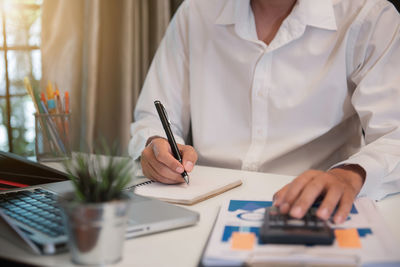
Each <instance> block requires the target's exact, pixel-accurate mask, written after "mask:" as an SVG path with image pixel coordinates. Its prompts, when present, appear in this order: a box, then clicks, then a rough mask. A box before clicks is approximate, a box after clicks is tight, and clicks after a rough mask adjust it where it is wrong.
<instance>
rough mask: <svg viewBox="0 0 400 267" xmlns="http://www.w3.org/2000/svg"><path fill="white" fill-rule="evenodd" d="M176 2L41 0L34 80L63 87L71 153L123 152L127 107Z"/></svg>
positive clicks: (127, 136)
mask: <svg viewBox="0 0 400 267" xmlns="http://www.w3.org/2000/svg"><path fill="white" fill-rule="evenodd" d="M180 2H181V1H180V0H112V1H110V0H44V1H43V8H42V12H43V13H42V45H41V49H42V83H41V88H45V86H46V84H47V81H51V82H53V83H57V86H58V87H59V88H60V92H61V93H63V92H65V91H68V92H69V95H70V106H71V113H72V123H71V138H72V143H73V145H72V146H73V150H74V151H88V150H89V152H91V151H92V149H93V147H94V146H95V144H96V143H97V142H98V140H99V139H105V140H106V141H107V142H108V143H109V144H115V143H117V144H118V146H119V147H120V148H121V150H120V151H121V152H122V153H121V154H125V153H126V151H127V146H128V142H129V139H130V131H129V127H130V123H131V122H132V120H133V110H134V107H135V103H136V100H137V98H138V95H139V92H140V89H141V86H142V84H143V81H144V78H145V75H146V73H147V69H148V67H149V65H150V63H151V59H152V57H153V55H154V53H155V51H156V49H157V47H158V44H159V42H160V41H161V39H162V37H163V35H164V32H165V29H166V27H167V25H168V23H169V20H170V18H171V16H172V14H173V12H174V11H175V10H176V8H177V6H178V5H179V4H180Z"/></svg>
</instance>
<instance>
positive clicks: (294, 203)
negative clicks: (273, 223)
mask: <svg viewBox="0 0 400 267" xmlns="http://www.w3.org/2000/svg"><path fill="white" fill-rule="evenodd" d="M365 176H366V174H365V170H364V169H363V168H362V167H360V166H359V165H345V166H341V167H338V168H334V169H331V170H329V171H327V172H324V171H317V170H309V171H306V172H304V173H303V174H301V175H300V176H298V177H297V178H295V179H294V180H293V181H292V182H291V183H289V184H287V185H285V186H284V187H283V188H282V189H280V190H279V191H278V192H276V193H275V195H274V205H275V206H277V207H279V209H280V211H281V212H282V213H284V214H286V213H289V215H291V216H292V217H295V218H301V217H303V216H304V214H305V213H306V212H307V210H308V209H309V208H310V207H311V206H312V205H313V203H314V201H315V200H316V199H317V198H318V197H319V196H322V202H321V204H320V206H319V208H318V210H317V216H318V217H319V218H321V219H323V220H327V219H329V218H330V216H331V215H332V213H333V212H334V211H335V209H336V207H337V210H336V212H335V214H334V217H333V221H334V222H335V223H337V224H339V223H343V222H344V221H345V220H346V218H347V216H348V214H349V212H350V210H351V207H352V205H353V202H354V199H355V198H356V196H357V194H358V193H359V192H360V190H361V187H362V185H363V183H364V180H365Z"/></svg>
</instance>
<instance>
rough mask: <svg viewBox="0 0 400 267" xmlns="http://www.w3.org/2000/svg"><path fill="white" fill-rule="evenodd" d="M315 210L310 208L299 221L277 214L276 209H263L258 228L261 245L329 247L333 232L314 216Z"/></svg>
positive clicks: (286, 215) (277, 210)
mask: <svg viewBox="0 0 400 267" xmlns="http://www.w3.org/2000/svg"><path fill="white" fill-rule="evenodd" d="M316 210H317V208H311V209H309V210H308V212H307V213H306V214H305V215H304V217H303V218H301V219H296V218H293V217H291V216H290V215H288V214H281V213H279V208H277V207H267V208H266V209H265V215H264V222H263V224H262V226H261V228H260V241H261V243H263V244H301V245H331V244H332V243H333V240H334V234H333V230H332V229H331V228H330V227H329V226H328V224H327V223H326V222H325V221H323V220H321V219H319V218H318V217H317V216H316Z"/></svg>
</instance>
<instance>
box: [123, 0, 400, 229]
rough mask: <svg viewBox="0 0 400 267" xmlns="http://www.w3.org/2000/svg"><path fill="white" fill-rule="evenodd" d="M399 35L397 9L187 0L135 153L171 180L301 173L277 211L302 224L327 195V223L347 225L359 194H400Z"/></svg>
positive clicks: (381, 1) (162, 55) (145, 109)
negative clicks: (173, 144)
mask: <svg viewBox="0 0 400 267" xmlns="http://www.w3.org/2000/svg"><path fill="white" fill-rule="evenodd" d="M399 31H400V17H399V14H398V13H397V11H396V10H395V8H394V7H393V6H392V5H391V4H390V3H389V2H387V1H386V0H336V1H332V0H297V1H296V0H251V1H250V0H189V1H185V2H184V3H183V4H182V5H181V7H180V8H179V10H178V11H177V13H176V15H175V16H174V18H173V20H172V21H171V24H170V26H169V27H168V30H167V32H166V35H165V37H164V39H163V41H162V43H161V45H160V47H159V49H158V51H157V53H156V55H155V58H154V60H153V63H152V66H151V68H150V70H149V73H148V76H147V78H146V81H145V83H144V86H143V90H142V93H141V95H140V98H139V100H138V103H137V106H136V110H135V122H134V123H133V124H132V128H131V129H132V130H131V132H132V136H133V138H132V140H131V143H130V146H129V151H130V155H131V156H132V157H133V158H134V159H138V158H139V157H140V160H141V165H142V169H143V173H144V174H145V175H146V176H147V177H149V178H150V179H153V180H157V181H160V182H163V183H180V182H183V179H182V177H181V175H180V173H182V172H183V170H186V171H188V172H190V171H191V170H192V169H193V166H194V165H195V163H196V162H198V163H200V164H202V165H210V166H218V167H227V168H236V169H244V170H251V171H263V172H271V173H281V174H288V175H298V177H297V178H296V179H294V180H293V181H292V182H291V183H290V184H288V185H286V186H285V187H283V188H282V189H281V190H280V191H278V192H277V193H276V194H275V197H274V199H275V202H274V204H275V205H276V206H279V207H280V210H281V211H282V212H284V213H287V212H289V213H290V214H291V215H292V216H294V217H302V216H303V215H304V213H305V212H306V210H307V209H308V208H309V207H310V205H312V203H313V202H314V201H315V199H316V198H317V197H318V196H319V195H322V196H324V198H323V201H322V203H321V205H320V208H319V209H318V212H317V215H318V216H319V217H321V218H323V219H327V218H329V216H330V215H331V214H332V212H333V210H334V209H335V207H336V206H337V207H338V209H337V211H336V213H335V215H334V221H335V222H336V223H341V222H343V221H344V220H345V218H346V217H347V214H348V213H349V211H350V209H351V205H352V203H353V201H354V198H355V197H356V196H357V195H368V196H370V197H372V198H375V199H380V198H382V197H384V196H385V195H387V194H389V193H393V192H396V191H398V190H399V188H400V181H399V178H400V175H399V173H400V163H399V162H400V72H399V70H400V49H399V48H400V35H399ZM156 99H157V100H160V101H161V102H162V103H163V104H164V106H165V107H166V109H167V112H168V115H169V118H170V121H171V123H172V130H173V132H174V134H175V138H176V139H177V142H178V143H179V144H180V145H179V149H180V150H181V154H182V158H183V161H182V164H180V163H179V162H178V161H177V160H175V159H174V157H173V156H172V154H171V150H170V147H169V144H168V142H167V141H166V140H165V138H162V137H165V134H164V131H163V128H162V125H161V123H160V120H159V118H158V116H157V113H156V110H155V108H154V106H153V101H154V100H156ZM363 131H364V134H363ZM189 140H190V141H191V144H192V145H193V147H194V148H193V147H192V146H190V145H185V144H187V143H188V141H189ZM360 190H361V191H360Z"/></svg>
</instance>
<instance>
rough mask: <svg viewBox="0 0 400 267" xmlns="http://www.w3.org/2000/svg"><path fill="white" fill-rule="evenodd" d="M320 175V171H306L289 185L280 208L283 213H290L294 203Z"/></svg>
mask: <svg viewBox="0 0 400 267" xmlns="http://www.w3.org/2000/svg"><path fill="white" fill-rule="evenodd" d="M319 173H320V172H319V171H306V172H304V173H303V174H301V175H300V176H298V177H297V178H296V179H294V180H293V181H292V182H291V183H290V184H289V188H288V189H287V191H286V192H285V195H284V196H283V199H282V202H281V205H280V206H279V210H280V212H281V213H283V214H286V213H288V212H289V210H290V208H291V206H292V205H293V202H294V201H295V200H296V199H297V198H298V197H299V195H300V193H301V191H302V190H303V188H304V187H305V186H306V184H307V183H308V182H309V181H310V180H311V179H312V178H313V177H314V176H316V175H317V174H319Z"/></svg>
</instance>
